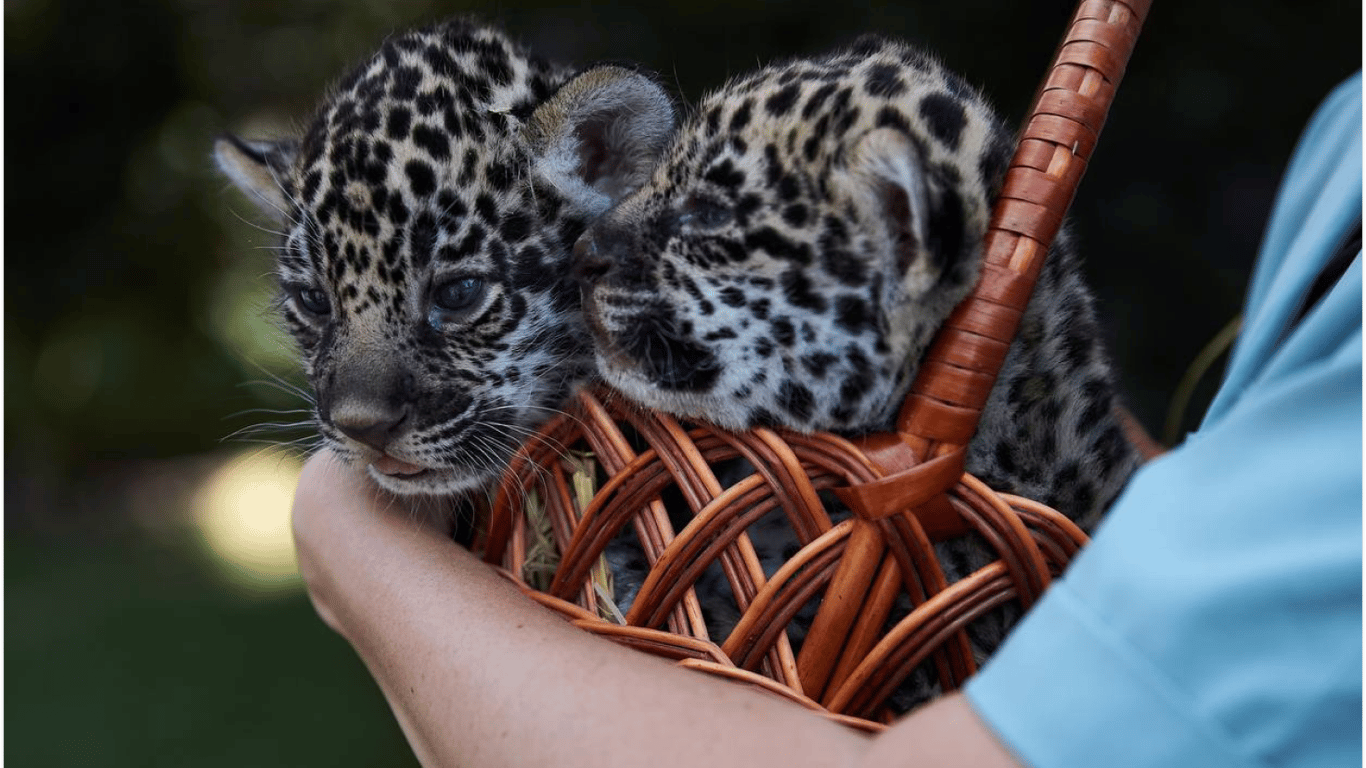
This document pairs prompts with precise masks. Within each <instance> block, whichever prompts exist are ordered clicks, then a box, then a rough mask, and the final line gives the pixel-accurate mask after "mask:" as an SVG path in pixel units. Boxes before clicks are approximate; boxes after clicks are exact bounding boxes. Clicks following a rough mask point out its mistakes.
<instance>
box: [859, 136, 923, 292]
mask: <svg viewBox="0 0 1366 768" xmlns="http://www.w3.org/2000/svg"><path fill="white" fill-rule="evenodd" d="M841 175H842V177H843V179H842V180H843V183H845V184H847V185H849V186H851V187H852V189H850V190H849V191H850V193H851V194H852V195H853V197H854V199H855V200H856V201H858V204H859V205H860V206H862V207H865V208H866V209H867V214H868V220H869V221H881V222H885V223H886V226H887V229H886V234H887V237H888V243H889V246H890V255H891V261H890V263H889V265H888V266H889V267H890V268H893V269H895V270H896V274H897V275H898V276H899V278H900V281H901V282H902V284H903V285H905V286H906V288H907V289H908V290H910V291H911V292H912V294H916V293H919V292H920V291H921V290H925V289H928V288H929V287H930V286H932V285H933V284H934V281H935V280H936V279H937V278H938V272H939V270H940V269H942V260H941V259H937V258H934V256H933V254H931V253H929V250H928V245H927V243H928V241H927V238H926V230H927V223H928V218H929V208H930V201H929V190H928V185H927V182H926V177H925V167H924V163H923V161H922V159H921V150H920V148H919V147H918V146H916V144H915V142H914V141H912V140H911V138H910V137H909V136H907V135H906V134H904V133H902V132H901V131H897V130H895V129H892V128H879V129H876V130H873V131H869V132H868V133H867V134H865V135H864V136H863V137H862V138H860V139H859V140H858V143H857V144H855V145H854V148H853V151H852V152H851V153H850V154H849V155H848V156H847V159H846V166H845V168H844V172H843V174H841Z"/></svg>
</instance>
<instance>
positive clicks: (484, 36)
mask: <svg viewBox="0 0 1366 768" xmlns="http://www.w3.org/2000/svg"><path fill="white" fill-rule="evenodd" d="M642 82H643V83H646V84H647V85H650V86H651V87H648V88H641V87H638V86H636V85H633V84H636V83H642ZM609 127H610V128H611V130H609ZM672 127H673V111H672V107H671V105H670V102H669V99H668V98H667V96H665V95H664V94H663V92H662V91H661V90H660V89H658V88H657V87H653V84H652V83H649V82H648V78H644V77H643V76H640V75H638V74H636V73H635V72H633V71H629V70H626V69H623V68H621V67H615V66H599V67H593V68H590V69H587V70H584V71H582V72H580V73H578V74H575V73H574V72H573V71H572V70H570V69H568V68H565V67H562V66H558V65H554V64H551V63H548V62H546V61H544V60H542V59H540V58H537V57H535V56H533V55H531V54H530V53H528V52H527V51H526V50H524V49H523V48H521V47H520V46H518V45H516V44H514V43H513V42H512V41H510V40H509V39H508V38H507V37H506V36H505V35H504V34H503V33H502V32H500V31H498V30H496V29H493V28H490V27H488V26H485V25H482V24H480V23H477V22H474V21H470V20H466V19H456V20H453V21H448V22H446V23H443V24H439V25H436V26H433V27H430V28H427V29H421V30H417V31H413V32H408V33H406V34H401V35H398V36H396V37H394V38H392V39H390V40H388V41H387V42H385V43H384V45H383V47H381V48H380V50H379V51H378V52H377V53H375V54H374V55H373V56H372V57H370V59H369V60H367V61H365V62H364V63H363V64H361V65H360V66H359V67H357V68H356V69H355V70H354V71H353V72H352V73H351V74H350V75H349V76H347V77H346V78H344V79H343V80H342V81H341V82H340V83H339V84H338V85H337V86H336V87H335V88H334V89H333V90H332V93H331V95H330V96H328V98H327V99H326V100H325V101H324V102H323V104H322V106H321V107H320V108H319V110H318V112H317V114H316V116H315V117H314V118H313V119H312V121H311V123H310V124H309V127H308V129H307V131H306V133H305V134H304V135H303V137H302V138H300V139H284V140H275V141H244V140H242V139H239V138H236V137H233V136H227V137H224V138H222V139H220V140H219V141H218V142H217V144H216V146H215V154H216V156H217V159H218V162H219V166H220V167H221V168H222V169H223V170H224V172H225V173H226V174H227V175H228V176H229V177H230V178H231V179H232V180H233V181H235V182H236V183H237V185H238V186H239V187H241V188H242V189H243V190H244V191H246V192H247V193H248V194H249V195H250V196H251V197H253V198H254V199H255V200H256V201H257V202H258V203H259V204H260V205H261V207H262V209H263V210H265V211H266V212H267V213H268V214H271V215H273V216H274V217H275V218H277V219H278V220H280V221H281V222H282V224H283V226H284V228H285V232H284V237H283V243H282V244H281V247H280V249H279V264H278V276H279V282H280V286H281V289H282V291H281V292H282V297H281V302H280V306H281V311H282V314H283V317H284V320H285V322H286V323H287V325H288V327H289V329H290V331H291V332H292V334H293V336H294V338H295V340H296V341H297V342H298V345H299V348H300V350H301V352H302V357H303V362H304V367H305V370H306V372H307V374H308V377H309V380H310V382H311V383H312V385H313V388H314V390H315V392H316V395H317V404H316V405H317V413H316V415H317V421H318V427H319V430H320V432H321V433H322V435H323V437H324V438H325V439H326V441H327V443H328V444H330V445H331V446H332V447H333V448H335V449H336V450H337V451H338V452H339V453H340V454H341V455H343V456H345V457H346V458H348V459H349V460H352V461H355V462H358V463H361V464H365V465H369V467H370V474H371V476H372V477H373V478H374V479H375V480H376V481H377V482H378V483H379V484H380V485H382V486H384V487H386V488H388V489H389V490H391V491H395V492H399V493H432V494H441V493H450V492H456V491H462V490H466V489H470V488H477V487H481V486H487V484H488V483H489V482H490V481H492V480H493V479H494V478H495V477H496V476H497V474H498V473H499V472H500V471H501V470H502V469H503V468H504V466H505V465H506V463H507V461H508V459H509V458H510V456H511V455H512V453H513V452H514V451H515V450H516V448H517V447H518V445H519V444H520V443H521V442H522V441H523V440H524V439H525V438H526V437H527V436H528V435H529V434H530V433H531V431H532V430H533V429H534V428H535V427H536V426H537V425H538V424H539V423H540V422H542V421H544V420H545V419H546V418H547V417H548V416H549V415H550V414H551V413H553V412H554V410H555V409H556V408H558V407H559V406H560V404H561V403H562V402H563V401H564V399H565V398H566V396H567V395H568V394H569V392H570V391H571V388H572V387H573V386H574V385H575V384H576V383H577V382H579V381H580V380H581V379H583V378H584V377H585V376H587V375H589V374H590V373H591V370H592V361H591V356H590V353H589V338H588V334H587V331H586V330H585V329H584V327H583V324H582V318H581V315H580V311H579V289H578V286H577V285H576V284H575V283H574V281H573V279H572V278H571V277H570V272H569V259H570V249H571V247H572V245H573V243H574V241H575V240H576V239H577V238H578V237H579V235H580V233H581V232H582V231H583V229H584V226H585V225H586V224H587V223H588V222H589V221H590V220H591V219H592V218H593V217H594V216H596V215H597V214H599V213H601V212H602V211H603V210H605V209H606V208H607V207H608V206H609V205H610V204H611V202H612V201H613V200H615V199H617V198H619V197H620V196H621V195H622V194H624V193H625V192H627V191H629V190H631V189H632V188H634V187H635V186H636V185H638V184H639V183H640V182H641V181H643V179H644V176H645V174H646V173H647V172H648V171H649V169H650V166H649V165H648V164H647V160H648V159H651V158H654V157H656V156H657V155H658V154H659V152H660V150H661V149H662V146H663V144H664V142H665V141H666V140H667V138H668V135H669V132H670V131H671V129H672Z"/></svg>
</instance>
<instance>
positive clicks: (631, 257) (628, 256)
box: [572, 221, 648, 288]
mask: <svg viewBox="0 0 1366 768" xmlns="http://www.w3.org/2000/svg"><path fill="white" fill-rule="evenodd" d="M572 271H573V274H574V277H575V279H577V280H578V281H579V282H580V283H582V284H584V285H585V286H593V285H597V284H599V283H608V282H610V283H612V284H613V285H616V286H618V287H622V288H633V287H640V286H642V285H643V283H644V281H645V277H646V274H647V272H648V270H647V268H646V259H645V256H644V254H642V253H641V250H640V237H639V236H638V234H637V233H635V232H634V231H632V230H631V229H630V228H629V227H622V226H616V225H612V224H607V223H604V222H603V221H598V222H597V223H596V224H594V225H593V226H591V227H589V228H588V229H586V230H584V233H583V234H582V235H581V236H579V240H578V242H576V243H574V264H573V267H572Z"/></svg>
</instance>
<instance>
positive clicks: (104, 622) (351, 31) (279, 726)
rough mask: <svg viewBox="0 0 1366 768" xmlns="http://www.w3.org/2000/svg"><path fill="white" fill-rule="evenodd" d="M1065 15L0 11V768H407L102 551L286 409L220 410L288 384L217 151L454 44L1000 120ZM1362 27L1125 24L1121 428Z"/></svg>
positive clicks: (1185, 330)
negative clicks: (459, 18)
mask: <svg viewBox="0 0 1366 768" xmlns="http://www.w3.org/2000/svg"><path fill="white" fill-rule="evenodd" d="M1071 7H1072V3H1070V2H1057V1H1055V2H1034V3H1016V2H1007V1H1005V0H957V1H956V2H953V3H938V2H928V1H927V0H920V1H919V2H895V3H893V2H871V1H868V2H858V1H855V2H840V3H831V2H828V1H827V2H815V1H814V0H793V1H792V2H778V0H730V1H729V2H724V3H723V2H718V1H717V0H689V1H688V2H684V0H658V1H657V2H652V3H641V4H637V5H629V4H623V3H616V2H598V3H586V2H580V3H571V4H559V5H555V4H550V3H542V2H513V1H512V0H503V1H502V2H497V3H476V2H468V3H460V2H435V1H434V0H390V1H389V2H384V3H377V2H359V1H357V0H296V1H295V2H289V3H281V2H270V1H267V0H130V1H129V2H120V3H110V2H101V1H100V0H9V1H8V2H6V4H5V64H6V69H5V85H6V107H7V110H6V119H7V122H6V126H5V127H6V131H5V141H6V163H5V174H6V193H7V194H6V195H5V206H6V211H5V213H6V223H7V224H8V226H7V228H6V246H7V252H8V258H7V259H6V261H5V272H6V275H5V276H6V282H5V299H6V301H5V363H6V365H5V381H4V384H5V410H6V418H5V447H6V461H5V500H6V502H7V503H6V512H5V515H6V530H7V532H8V533H9V540H8V541H7V543H6V559H7V564H6V597H7V601H6V618H7V619H8V620H9V621H8V626H9V632H8V635H7V640H8V641H9V642H8V643H7V645H6V662H7V672H9V674H8V676H7V681H6V694H7V697H8V699H9V703H10V706H9V708H8V710H7V717H6V720H7V722H6V724H7V725H9V726H10V728H9V729H8V735H9V739H8V740H7V744H6V751H7V756H10V757H13V758H15V761H16V763H18V764H69V765H75V764H85V765H119V764H128V765H148V764H155V763H156V762H157V761H158V760H160V761H162V762H166V763H175V764H186V763H188V764H194V765H213V764H218V763H222V764H229V763H233V764H252V765H267V764H280V765H286V764H291V765H293V764H306V765H307V764H325V765H341V764H343V762H344V761H349V762H350V763H351V764H357V765H384V764H394V763H391V762H389V761H388V758H387V757H381V756H388V755H391V754H394V750H397V753H398V758H397V759H398V760H399V763H398V764H405V763H404V762H403V761H405V760H409V759H410V758H409V756H408V755H407V753H406V752H404V751H403V749H402V745H401V743H399V742H398V741H397V735H396V730H394V728H393V724H392V721H391V720H389V719H387V715H385V714H383V705H382V702H380V700H379V699H378V698H377V695H376V693H375V691H374V690H373V686H371V685H369V683H368V681H367V680H366V679H365V678H364V673H363V670H361V669H360V668H359V665H358V664H357V663H356V662H355V660H354V657H353V656H352V655H350V653H349V651H348V650H347V649H346V648H345V647H344V646H343V645H342V644H341V642H340V641H339V640H337V639H336V638H335V637H332V636H331V635H329V634H328V633H327V632H326V630H324V629H323V628H322V627H321V625H320V624H319V623H318V622H317V620H316V618H315V617H313V616H312V614H311V611H310V610H309V608H308V606H307V604H306V602H304V601H303V599H302V598H297V597H296V598H293V599H289V600H285V601H283V602H271V603H260V604H243V603H240V602H234V600H235V598H233V597H232V596H231V595H228V594H227V593H223V592H221V591H218V590H215V588H214V587H213V586H212V583H211V582H208V581H204V580H199V579H196V578H195V577H193V576H192V575H191V574H192V570H193V566H192V565H191V564H190V561H189V560H186V559H185V558H187V557H188V555H187V554H186V552H187V551H188V550H186V548H185V547H183V546H172V545H170V544H157V545H151V544H146V543H143V542H141V540H139V539H136V538H130V536H131V534H128V533H112V534H111V533H107V531H121V530H122V529H123V528H125V527H127V526H125V525H124V521H126V520H128V519H137V520H142V521H146V520H148V519H151V520H163V519H176V518H178V517H183V515H184V509H183V507H184V505H185V501H184V498H185V493H184V490H185V489H184V488H183V487H181V486H183V485H184V484H185V483H189V482H191V481H192V480H193V477H192V476H193V474H194V473H193V472H191V471H189V470H188V469H186V467H190V466H191V465H190V464H183V463H178V462H180V460H179V459H177V458H176V457H181V456H194V455H199V454H202V453H204V452H206V451H210V450H213V449H215V448H216V447H217V446H218V444H219V442H220V440H221V439H222V438H223V437H224V436H226V435H228V434H229V433H232V432H234V431H235V430H237V429H238V428H240V427H242V426H244V425H247V424H250V423H253V422H261V421H270V420H272V419H273V418H274V417H272V416H271V415H269V414H266V413H263V412H259V411H258V412H254V413H247V414H245V415H241V416H236V417H233V416H232V414H234V413H238V412H242V411H250V410H252V409H273V408H282V407H285V408H287V407H289V404H290V403H291V402H294V401H293V400H292V399H291V398H289V397H287V396H283V395H281V394H280V393H279V391H278V389H276V388H274V387H271V386H268V385H257V386H247V387H243V386H242V384H243V382H247V381H263V380H268V379H270V378H271V377H272V376H281V375H283V376H290V375H292V371H293V366H292V362H291V357H290V353H289V350H288V345H287V342H285V341H284V340H283V339H282V338H281V337H280V336H279V335H278V334H277V333H275V332H274V331H273V330H272V325H271V321H270V311H269V300H270V295H269V294H270V281H269V279H268V277H267V275H268V272H269V270H270V250H269V249H270V247H271V246H272V245H273V244H274V238H273V236H272V235H271V234H270V233H269V232H268V231H264V229H263V227H264V228H265V229H268V228H269V225H268V224H267V223H265V222H263V221H262V219H261V218H260V217H259V216H257V215H256V213H255V212H254V211H253V209H252V207H251V205H250V204H249V203H248V202H247V201H245V200H244V199H242V198H241V197H240V196H238V195H237V193H236V192H234V191H232V190H230V189H228V187H227V185H226V184H225V183H224V182H223V181H222V180H221V179H220V178H219V177H218V176H217V175H216V174H215V172H214V170H213V168H212V165H211V163H210V160H209V148H210V143H211V141H212V138H213V137H214V135H216V134H217V133H219V132H221V131H224V130H232V131H236V132H240V133H242V134H245V135H248V136H268V135H279V134H281V133H286V132H292V131H294V130H297V129H298V128H300V127H301V126H302V124H303V122H304V121H305V120H306V119H307V117H308V115H309V112H310V111H311V109H312V108H313V106H314V104H315V103H316V100H317V98H318V96H319V94H320V93H321V92H322V90H323V89H324V87H325V86H326V84H327V82H328V81H329V80H330V79H331V78H334V77H336V76H338V75H340V73H341V72H342V70H343V69H344V68H345V67H346V66H348V65H349V64H351V63H354V62H356V61H358V60H359V59H360V58H361V57H362V56H364V55H365V54H366V53H367V52H369V51H370V50H372V49H373V48H374V47H375V46H376V45H377V43H378V42H379V40H380V39H382V38H383V36H384V35H385V34H387V33H389V32H392V31H394V30H398V29H402V28H404V27H407V26H410V25H413V24H416V23H421V22H424V21H429V20H433V19H436V18H439V17H441V16H444V15H448V14H453V13H464V12H475V13H478V14H480V15H482V16H484V17H486V18H488V19H491V20H495V21H498V22H501V23H503V24H504V25H505V26H506V27H508V28H509V29H510V30H511V31H512V32H513V33H515V34H516V35H518V36H519V37H521V38H522V39H523V40H524V41H525V42H527V43H528V44H530V45H531V46H532V47H534V48H537V49H539V50H540V52H541V53H543V54H544V55H547V56H549V57H551V58H556V59H560V60H567V61H576V62H580V63H585V62H589V61H593V60H596V59H602V58H609V59H618V60H632V61H637V62H640V63H641V64H643V65H645V66H647V67H650V68H653V69H655V70H657V71H659V72H660V73H662V75H663V77H664V79H665V80H666V81H667V82H670V83H671V84H673V85H674V86H675V87H676V89H677V91H678V93H679V95H680V97H681V98H682V99H683V101H684V102H685V103H691V102H693V101H695V100H696V99H697V97H698V96H699V95H700V94H701V93H702V92H703V91H704V90H705V89H706V88H707V87H708V86H710V85H715V84H719V83H720V82H721V81H722V79H723V78H725V77H726V76H727V75H729V74H735V73H739V72H741V71H744V70H746V69H748V68H750V67H752V66H754V65H756V64H758V63H761V62H766V61H770V60H772V59H774V58H778V57H784V56H790V55H796V54H801V53H809V52H815V51H818V50H821V49H823V48H826V47H828V46H831V45H833V44H836V43H839V42H841V41H845V40H848V39H849V38H851V37H853V36H855V35H856V34H858V33H860V32H865V31H880V32H884V33H888V34H893V35H899V36H902V37H906V38H909V39H911V40H913V41H916V42H920V43H922V44H924V45H926V46H928V47H930V48H932V49H934V50H936V51H937V52H938V53H939V54H940V55H941V56H942V57H943V58H944V59H945V60H946V62H947V63H949V64H950V66H952V67H954V68H955V69H957V70H959V71H960V72H962V73H964V74H965V75H966V76H967V77H968V79H969V80H970V81H972V82H974V83H976V84H978V85H981V86H982V87H983V88H984V89H985V90H986V91H987V92H988V93H989V94H990V95H991V96H992V97H993V99H994V100H995V102H996V103H997V105H998V106H999V107H1000V108H1001V110H1002V111H1003V113H1005V114H1006V115H1007V116H1009V117H1010V118H1011V119H1017V118H1018V116H1019V115H1020V114H1021V112H1022V111H1023V109H1024V108H1025V106H1026V104H1027V102H1028V100H1029V98H1030V96H1031V95H1032V93H1033V90H1034V88H1035V85H1036V84H1037V82H1038V80H1039V77H1040V75H1041V73H1042V70H1043V67H1044V66H1045V65H1046V63H1047V61H1048V58H1049V55H1050V54H1051V52H1052V48H1053V46H1054V45H1055V44H1056V42H1057V40H1058V39H1059V37H1060V35H1061V33H1062V30H1063V24H1064V23H1065V20H1066V18H1067V17H1068V14H1069V13H1070V12H1071ZM1361 11H1362V9H1361V5H1360V4H1359V3H1351V2H1346V0H1307V1H1305V2H1290V0H1285V1H1283V2H1271V1H1270V0H1247V2H1242V3H1199V4H1196V3H1163V2H1158V3H1156V5H1155V8H1154V10H1153V12H1152V15H1151V17H1150V19H1149V23H1148V26H1147V29H1146V31H1145V33H1144V36H1143V38H1142V39H1140V41H1139V44H1138V49H1137V53H1136V55H1135V58H1134V60H1133V62H1132V63H1131V65H1130V67H1129V72H1128V75H1127V77H1126V80H1125V82H1124V84H1123V86H1122V87H1121V88H1120V91H1119V97H1118V100H1117V102H1116V104H1115V106H1114V108H1113V110H1112V112H1111V115H1110V120H1109V124H1108V126H1107V130H1106V134H1105V136H1104V137H1103V138H1102V140H1101V143H1100V146H1099V150H1098V152H1097V154H1096V156H1095V159H1094V160H1093V164H1092V168H1091V169H1090V172H1089V175H1088V177H1087V180H1086V181H1085V182H1084V184H1083V186H1082V189H1081V192H1080V195H1079V197H1078V200H1077V203H1076V204H1075V205H1074V208H1073V218H1074V220H1075V221H1076V223H1077V226H1078V229H1079V232H1080V235H1081V237H1082V241H1083V244H1084V252H1085V253H1086V254H1087V257H1088V260H1089V261H1088V269H1089V270H1090V272H1091V274H1092V277H1093V282H1094V284H1095V285H1096V287H1097V290H1098V292H1099V294H1100V297H1101V300H1102V307H1101V308H1102V312H1103V314H1104V316H1105V318H1106V320H1107V323H1108V325H1109V327H1110V333H1111V336H1112V344H1113V347H1114V348H1115V350H1116V354H1117V357H1118V359H1119V361H1120V364H1121V367H1122V368H1123V379H1124V384H1125V387H1126V389H1127V391H1128V393H1129V396H1130V399H1131V401H1132V404H1133V406H1134V408H1135V410H1136V411H1137V412H1138V414H1139V415H1140V417H1141V418H1142V420H1143V421H1144V422H1145V423H1146V424H1148V425H1149V427H1150V428H1156V427H1157V426H1158V425H1159V424H1160V422H1161V417H1162V411H1163V409H1164V408H1165V405H1166V401H1167V398H1168V397H1169V395H1170V393H1171V391H1172V388H1173V387H1174V386H1175V383H1176V381H1177V380H1178V378H1179V376H1180V374H1181V371H1182V370H1183V369H1184V367H1185V365H1186V364H1187V363H1188V362H1189V361H1190V359H1191V358H1192V357H1193V356H1194V355H1195V353H1196V351H1197V350H1199V349H1200V347H1201V346H1202V345H1203V344H1204V342H1205V341H1206V340H1207V339H1209V338H1210V337H1211V336H1212V335H1213V334H1214V333H1215V332H1216V331H1217V330H1218V329H1219V328H1220V327H1221V326H1223V324H1224V323H1225V322H1226V321H1227V319H1228V318H1229V317H1230V316H1232V315H1233V313H1235V312H1236V311H1237V308H1238V305H1239V304H1240V303H1241V300H1242V295H1243V288H1244V284H1245V283H1246V280H1247V276H1248V270H1249V268H1250V265H1251V263H1252V259H1253V256H1254V253H1255V248H1256V244H1257V241H1258V239H1259V238H1260V235H1261V229H1262V225H1263V221H1264V219H1265V216H1266V213H1267V211H1268V210H1269V208H1270V204H1271V199H1272V195H1273V194H1274V190H1275V186H1276V183H1277V180H1278V178H1279V175H1280V172H1281V168H1282V167H1283V164H1284V163H1285V161H1286V159H1287V156H1288V153H1289V151H1290V149H1291V147H1292V145H1293V142H1294V140H1295V137H1296V136H1297V134H1298V132H1299V130H1300V128H1301V127H1302V125H1303V123H1304V121H1305V119H1306V118H1307V117H1308V115H1309V113H1310V111H1311V109H1312V108H1313V106H1314V105H1315V104H1316V103H1317V102H1318V100H1319V99H1320V98H1321V97H1322V96H1323V95H1324V94H1325V93H1326V92H1327V91H1328V89H1329V88H1331V87H1332V86H1333V85H1335V84H1336V83H1338V82H1339V81H1341V80H1342V79H1343V78H1344V77H1346V76H1347V75H1348V74H1349V73H1350V72H1351V71H1353V70H1355V69H1357V68H1358V67H1359V66H1360V62H1361V37H1360V29H1361ZM1209 386H1210V385H1207V386H1206V388H1205V391H1204V392H1203V393H1202V396H1203V397H1205V398H1207V397H1208V395H1209ZM1199 411H1200V407H1199V406H1198V405H1197V406H1196V407H1195V408H1193V411H1192V412H1193V414H1194V416H1193V417H1192V418H1194V417H1195V416H1198V413H1199ZM1193 424H1194V421H1192V422H1190V424H1188V426H1192V425H1193ZM168 477H169V478H171V479H169V480H168ZM176 477H180V478H181V483H180V485H177V483H176V482H175V481H174V479H175V478H176ZM149 478H153V479H149ZM35 532H42V533H44V534H45V535H42V536H39V535H37V534H36V533H35ZM58 533H60V534H61V537H60V538H58V537H55V536H56V534H58ZM315 650H316V651H317V653H314V651H315ZM334 685H335V687H332V686H334ZM370 732H379V735H378V736H377V737H376V738H375V739H374V740H365V739H366V737H367V735H368V734H369V733H370ZM77 736H80V738H77ZM82 739H84V740H82ZM352 741H355V742H359V741H365V744H366V745H367V746H353V747H352V748H351V749H346V748H345V745H347V744H348V743H349V742H352ZM83 745H84V746H83ZM339 745H342V746H339ZM87 748H88V749H89V752H88V753H86V754H84V755H82V754H81V753H80V752H78V751H77V750H80V749H87ZM307 749H318V750H322V751H320V752H316V753H315V752H305V751H304V750H307ZM192 750H197V751H192ZM329 750H330V751H329ZM215 755H216V756H218V757H213V756H215ZM252 755H255V756H256V757H255V758H253V757H252ZM310 755H312V757H310ZM182 756H183V757H184V758H185V759H178V758H180V757H182Z"/></svg>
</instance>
